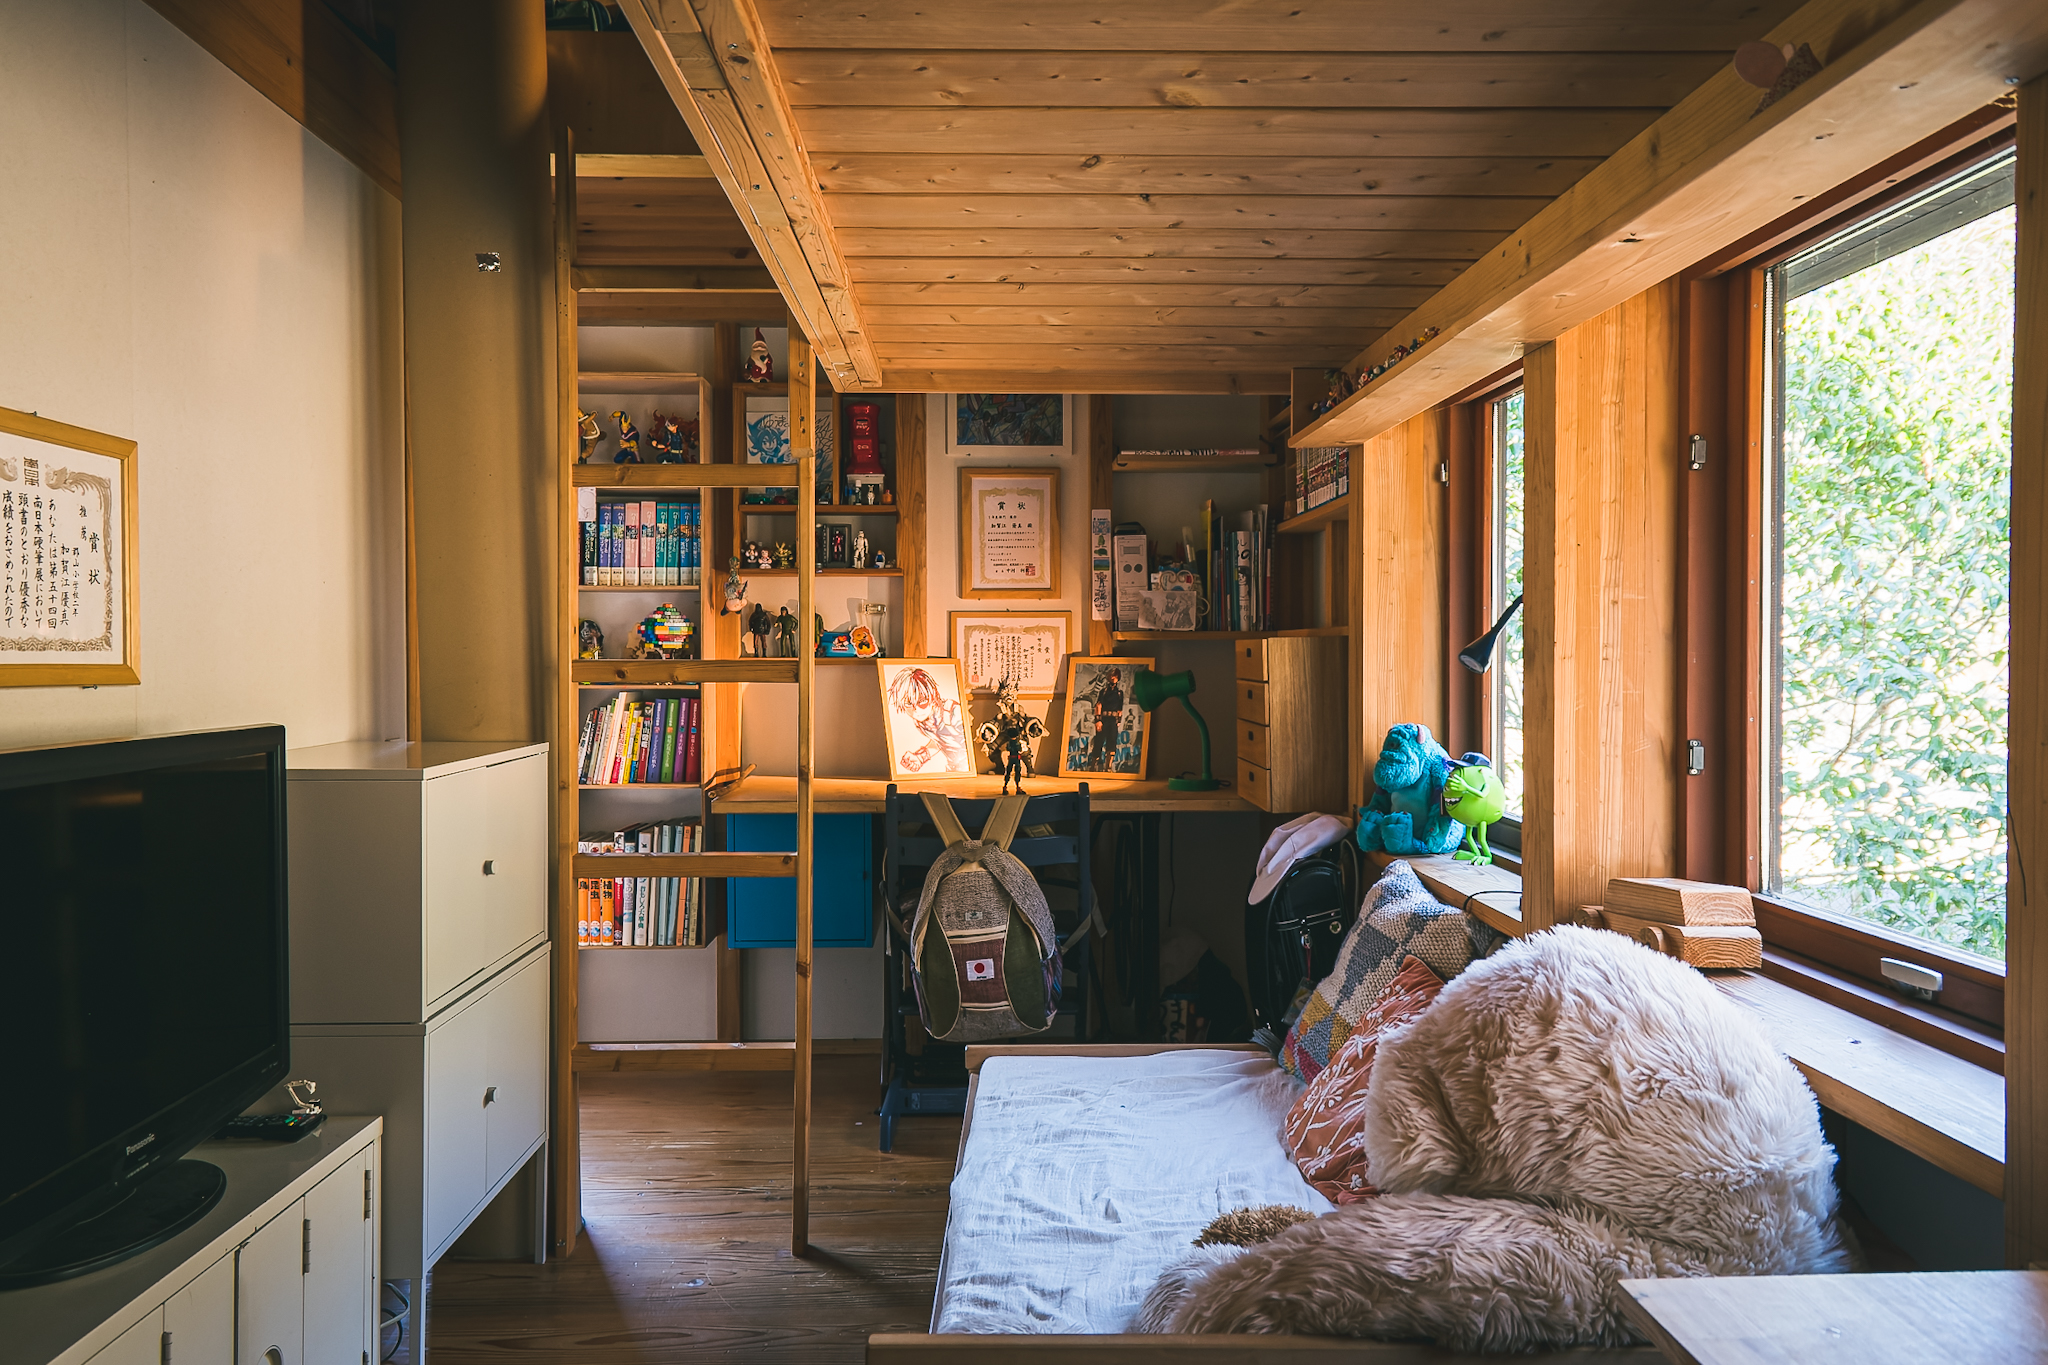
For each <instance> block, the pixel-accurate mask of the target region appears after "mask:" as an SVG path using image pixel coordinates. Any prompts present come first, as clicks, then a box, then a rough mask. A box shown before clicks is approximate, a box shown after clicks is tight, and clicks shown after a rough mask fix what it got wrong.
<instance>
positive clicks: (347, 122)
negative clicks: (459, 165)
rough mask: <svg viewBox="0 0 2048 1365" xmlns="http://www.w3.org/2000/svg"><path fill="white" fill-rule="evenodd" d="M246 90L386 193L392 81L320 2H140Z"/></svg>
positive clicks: (393, 114) (393, 142)
mask: <svg viewBox="0 0 2048 1365" xmlns="http://www.w3.org/2000/svg"><path fill="white" fill-rule="evenodd" d="M149 5H150V8H151V9H154V10H155V11H156V12H157V13H159V14H161V15H163V17H164V18H166V19H168V20H170V21H171V23H173V24H175V25H176V26H177V27H178V29H179V30H180V31H181V32H183V33H184V34H185V36H186V37H188V38H190V39H191V40H192V41H193V42H195V43H197V44H199V46H200V47H202V48H204V49H205V50H206V51H207V52H208V53H209V54H210V55H212V56H213V57H214V58H215V59H216V60H217V61H219V62H220V63H221V65H223V66H225V67H227V69H228V70H230V71H232V72H234V73H235V74H236V75H237V76H240V77H241V78H242V79H243V80H245V81H247V82H248V83H249V84H250V85H251V86H253V87H255V89H256V93H258V94H259V95H262V96H263V97H264V98H265V99H267V100H269V101H270V102H271V103H272V104H274V105H276V106H277V107H278V108H280V109H282V110H284V111H285V112H286V113H287V114H290V115H291V116H292V117H293V118H295V119H297V120H298V121H299V123H300V124H302V125H303V126H304V127H305V129H306V131H307V132H309V133H311V134H312V135H313V136H314V137H317V138H319V139H320V140H321V141H322V142H324V143H326V144H327V145H328V146H330V147H332V148H334V150H335V151H337V152H340V153H341V154H342V155H343V156H344V157H346V158H348V160H349V161H350V162H352V163H354V165H355V166H356V168H357V169H359V170H361V171H362V172H363V174H365V175H367V176H369V177H370V179H372V180H374V181H375V182H376V183H377V184H378V185H379V186H380V187H381V188H383V189H384V190H385V191H387V192H388V193H390V194H392V195H394V196H396V195H397V194H398V193H399V188H400V174H399V164H398V78H397V77H396V76H394V75H393V74H392V71H391V68H390V67H388V66H386V65H385V64H384V60H383V58H381V57H379V56H378V55H377V54H376V53H375V52H373V51H372V50H371V49H370V46H369V44H367V43H365V42H364V41H363V40H362V39H361V38H359V37H357V36H356V33H355V30H354V29H351V28H350V27H349V26H348V25H347V24H345V23H343V22H342V21H341V18H340V16H338V15H337V14H335V12H334V11H333V10H332V9H329V8H328V7H327V6H326V5H324V4H304V3H301V0H149Z"/></svg>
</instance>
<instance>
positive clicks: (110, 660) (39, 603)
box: [0, 408, 142, 687]
mask: <svg viewBox="0 0 2048 1365" xmlns="http://www.w3.org/2000/svg"><path fill="white" fill-rule="evenodd" d="M135 457H136V446H135V442H133V441H129V440H124V439H122V438H121V437H119V436H108V435H105V434H103V433H101V432H97V431H88V430H86V429H85V428H84V427H74V426H68V425H66V424H65V423H63V422H53V421H51V420H49V419H48V418H46V417H37V416H35V415H34V414H32V413H26V412H16V411H15V410H14V409H12V408H0V686H6V687H94V686H100V685H111V686H123V685H133V684H136V683H139V682H141V681H142V675H141V673H140V671H139V670H140V664H139V660H138V657H137V652H138V648H139V646H140V642H141V638H142V633H141V629H140V625H139V619H140V608H141V588H142V581H141V570H140V567H139V563H138V560H137V557H136V556H137V543H136V541H137V527H138V525H139V524H140V519H139V517H138V516H137V511H136V494H135V489H136V477H135Z"/></svg>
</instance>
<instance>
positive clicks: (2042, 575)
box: [2005, 76, 2048, 1269]
mask: <svg viewBox="0 0 2048 1365" xmlns="http://www.w3.org/2000/svg"><path fill="white" fill-rule="evenodd" d="M2015 190H2016V195H2017V198H2018V201H2019V254H2018V259H2017V261H2016V262H2015V265H2016V267H2017V268H2016V271H2015V281H2014V282H2015V287H2016V291H2017V296H2016V298H2015V299H2014V304H2015V309H2014V323H2015V327H2014V336H2013V373H2012V378H2013V385H2012V596H2011V598H2010V601H2011V612H2012V653H2011V655H2010V659H2011V664H2010V667H2011V669H2012V676H2011V691H2010V693H2009V694H2008V695H2010V697H2011V698H2012V704H2011V708H2010V712H2009V714H2010V719H2009V720H2008V722H2007V725H2008V746H2009V747H2008V754H2009V758H2008V767H2007V777H2006V781H2007V796H2006V803H2007V805H2006V808H2007V811H2008V825H2007V829H2008V831H2009V836H2010V843H2009V844H2008V846H2007V850H2006V892H2005V906H2006V911H2005V913H2006V929H2005V935H2006V937H2005V982H2006V985H2005V1259H2006V1263H2007V1264H2008V1265H2011V1266H2014V1267H2017V1268H2021V1269H2024V1268H2027V1267H2029V1266H2036V1265H2041V1264H2043V1263H2048V882H2044V878H2048V716H2044V715H2043V713H2042V708H2041V697H2042V696H2043V694H2044V691H2048V76H2036V77H2035V78H2034V79H2033V80H2031V81H2029V82H2027V84H2026V85H2024V86H2022V87H2021V88H2020V118H2019V183H2018V185H2017V186H2016V187H2015ZM2037 887H2039V888H2042V889H2041V890H2036V888H2037Z"/></svg>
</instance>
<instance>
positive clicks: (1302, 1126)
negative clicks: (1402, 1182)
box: [1287, 957, 1444, 1204]
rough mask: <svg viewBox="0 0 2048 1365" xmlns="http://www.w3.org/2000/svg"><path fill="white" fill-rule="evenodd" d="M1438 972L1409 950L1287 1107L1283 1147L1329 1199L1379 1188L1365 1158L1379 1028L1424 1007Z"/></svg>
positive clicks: (1355, 1198)
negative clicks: (1367, 1109)
mask: <svg viewBox="0 0 2048 1365" xmlns="http://www.w3.org/2000/svg"><path fill="white" fill-rule="evenodd" d="M1443 988H1444V983H1443V980H1442V979H1441V978H1440V977H1438V976H1437V974H1436V973H1435V972H1433V971H1431V970H1430V969H1429V964H1428V963H1426V962H1424V961H1422V960H1421V959H1420V958H1416V957H1407V958H1403V959H1402V962H1401V970H1400V971H1399V972H1396V973H1395V974H1394V979H1393V980H1392V981H1390V982H1388V983H1387V988H1386V989H1385V990H1383V991H1381V992H1380V995H1379V998H1378V999H1377V1000H1374V1001H1373V1002H1372V1004H1371V1005H1370V1006H1368V1007H1367V1009H1366V1011H1365V1013H1364V1015H1362V1016H1361V1017H1360V1018H1359V1021H1358V1026H1357V1027H1356V1028H1354V1029H1352V1030H1351V1033H1350V1036H1349V1037H1347V1038H1345V1040H1344V1046H1343V1047H1341V1048H1339V1049H1337V1055H1336V1056H1335V1057H1332V1058H1331V1059H1330V1064H1329V1065H1328V1066H1327V1067H1325V1068H1323V1070H1322V1071H1321V1073H1319V1074H1318V1075H1317V1076H1316V1078H1315V1079H1314V1080H1313V1081H1310V1082H1309V1086H1308V1089H1306V1090H1304V1091H1302V1092H1301V1098H1299V1099H1297V1100H1296V1101H1295V1102H1294V1108H1292V1109H1290V1110H1288V1111H1287V1150H1288V1152H1289V1153H1290V1154H1292V1156H1293V1157H1294V1164H1295V1165H1297V1166H1299V1167H1300V1168H1301V1178H1302V1179H1303V1180H1306V1181H1308V1183H1309V1184H1311V1185H1313V1186H1315V1187H1316V1188H1317V1189H1318V1190H1321V1191H1322V1192H1323V1196H1324V1197H1325V1198H1326V1199H1328V1200H1329V1201H1330V1202H1331V1203H1332V1204H1356V1203H1358V1202H1359V1201H1360V1200H1363V1199H1370V1198H1372V1197H1373V1196H1374V1195H1376V1194H1378V1193H1379V1191H1378V1190H1376V1189H1374V1188H1373V1184H1372V1174H1371V1172H1369V1171H1368V1170H1367V1169H1366V1161H1365V1092H1366V1088H1367V1086H1368V1085H1369V1084H1370V1083H1371V1081H1372V1063H1373V1058H1374V1057H1375V1056H1377V1055H1378V1053H1379V1044H1380V1035H1381V1034H1383V1033H1386V1032H1388V1031H1390V1030H1393V1029H1397V1028H1399V1027H1401V1026H1402V1025H1403V1024H1406V1023H1407V1022H1408V1021H1409V1020H1411V1019H1413V1018H1415V1016H1417V1015H1418V1014H1421V1013H1422V1012H1423V1011H1424V1010H1426V1009H1428V1008H1429V1006H1430V1003H1431V1002H1432V1001H1434V1000H1435V999H1436V995H1437V992H1438V991H1440V990H1442V989H1443Z"/></svg>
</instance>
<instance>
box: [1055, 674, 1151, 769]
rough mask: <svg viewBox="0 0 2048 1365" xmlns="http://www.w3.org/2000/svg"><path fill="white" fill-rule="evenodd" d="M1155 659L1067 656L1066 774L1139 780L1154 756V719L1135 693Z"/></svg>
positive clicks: (1063, 710) (1061, 707)
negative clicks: (1143, 672) (1140, 676)
mask: <svg viewBox="0 0 2048 1365" xmlns="http://www.w3.org/2000/svg"><path fill="white" fill-rule="evenodd" d="M1153 662H1154V661H1153V660H1152V659H1147V658H1140V657H1138V656H1136V655H1129V654H1118V655H1115V656H1113V657H1092V656H1088V655H1081V654H1074V655H1070V656H1068V659H1067V675H1066V686H1065V688H1064V689H1062V691H1061V694H1060V701H1059V703H1058V707H1057V709H1058V711H1059V713H1060V717H1061V723H1060V769H1059V775H1060V776H1061V777H1085V778H1089V779H1090V780H1095V781H1100V780H1105V779H1106V780H1109V781H1130V782H1135V781H1138V780H1139V779H1141V778H1143V777H1144V776H1145V771H1146V764H1147V763H1148V762H1149V761H1150V760H1151V756H1152V717H1151V715H1150V714H1149V713H1147V712H1146V711H1144V710H1143V709H1142V708H1140V707H1139V705H1138V701H1137V698H1136V697H1135V696H1133V695H1132V691H1133V685H1134V684H1135V683H1136V681H1137V676H1138V672H1139V670H1140V669H1147V668H1150V667H1152V665H1153Z"/></svg>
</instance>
